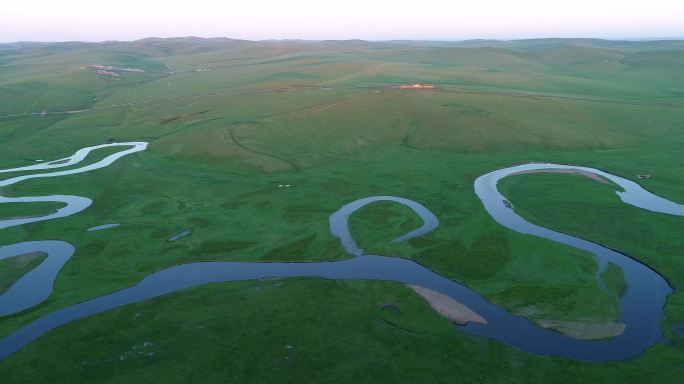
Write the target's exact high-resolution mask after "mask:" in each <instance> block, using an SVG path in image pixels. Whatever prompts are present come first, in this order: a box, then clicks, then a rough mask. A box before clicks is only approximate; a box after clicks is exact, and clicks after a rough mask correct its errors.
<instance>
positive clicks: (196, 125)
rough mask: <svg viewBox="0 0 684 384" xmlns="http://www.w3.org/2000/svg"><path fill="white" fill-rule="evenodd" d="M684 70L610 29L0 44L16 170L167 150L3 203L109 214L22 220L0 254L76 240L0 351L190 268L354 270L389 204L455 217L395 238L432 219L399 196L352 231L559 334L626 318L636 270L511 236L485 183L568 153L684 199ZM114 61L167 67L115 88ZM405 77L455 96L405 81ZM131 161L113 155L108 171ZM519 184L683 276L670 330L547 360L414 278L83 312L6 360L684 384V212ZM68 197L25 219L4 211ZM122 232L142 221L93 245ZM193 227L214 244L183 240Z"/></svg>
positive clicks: (258, 289) (239, 379)
mask: <svg viewBox="0 0 684 384" xmlns="http://www.w3.org/2000/svg"><path fill="white" fill-rule="evenodd" d="M682 60H684V42H680V41H657V42H618V41H603V40H591V39H575V40H560V39H546V40H544V39H542V40H525V41H511V42H500V41H473V42H461V43H447V42H435V43H432V42H385V43H377V42H374V43H371V42H365V41H323V42H304V41H280V42H268V41H265V42H249V41H240V40H229V39H194V38H179V39H144V40H139V41H135V42H108V43H97V44H94V43H59V44H28V43H27V44H18V45H12V46H6V47H3V46H2V45H0V154H2V155H1V156H0V168H2V169H4V168H12V167H17V166H23V165H29V164H33V163H35V161H36V160H55V159H59V158H62V157H65V156H68V155H71V154H73V153H74V152H75V151H76V150H77V149H79V148H82V147H85V146H90V145H97V144H102V143H106V142H108V141H148V142H149V143H150V146H149V148H148V149H147V150H146V151H144V152H140V153H136V154H133V155H129V156H126V157H124V158H122V159H119V160H118V161H117V162H115V163H114V164H112V165H110V166H108V167H106V168H103V169H100V170H96V171H92V172H89V173H82V174H77V175H70V176H63V177H59V178H45V179H37V180H28V181H24V182H20V183H17V184H15V185H12V186H9V187H5V188H2V189H0V194H2V195H3V196H8V197H14V196H42V195H51V194H65V195H77V196H84V197H88V198H90V199H92V200H93V201H94V203H93V205H92V206H91V207H89V208H88V209H87V210H85V211H83V212H80V213H78V214H75V215H73V216H71V217H68V218H63V219H56V220H51V221H45V222H41V223H32V224H27V225H23V226H18V227H12V228H8V229H3V230H0V245H6V244H13V243H16V242H21V241H29V240H47V239H59V240H64V241H67V242H69V243H71V244H73V245H74V246H76V248H77V251H76V253H75V254H74V256H73V257H72V258H71V259H70V261H69V262H68V263H67V264H66V265H65V266H64V268H63V270H62V271H61V272H60V274H59V276H58V278H57V280H56V283H55V290H54V293H53V294H52V296H51V297H50V298H49V299H48V300H47V301H45V302H43V303H42V304H40V305H38V306H36V307H34V308H32V309H30V310H27V311H24V312H21V313H18V314H15V315H12V316H8V317H4V318H1V319H0V337H4V336H6V335H8V334H10V333H12V332H13V331H15V330H16V329H18V328H19V327H21V326H22V325H24V324H27V323H28V322H30V321H32V320H34V319H36V318H38V317H40V316H42V315H44V314H46V313H49V312H52V311H54V310H56V309H59V308H62V307H65V306H68V305H71V304H74V303H77V302H80V301H84V300H87V299H90V298H93V297H97V296H100V295H103V294H106V293H108V292H111V291H114V290H118V289H122V288H125V287H128V286H130V285H133V284H135V283H136V282H138V281H139V280H140V279H142V278H143V277H145V276H146V275H148V274H150V273H151V272H154V271H156V270H159V269H162V268H166V267H169V266H172V265H176V264H179V263H188V262H194V261H206V260H222V261H319V260H341V259H344V258H347V257H348V255H346V254H345V253H344V251H343V249H342V247H341V246H340V244H339V242H338V241H337V240H336V239H335V238H333V237H332V235H331V234H330V232H329V228H328V216H329V215H330V214H331V213H332V212H334V211H336V210H337V209H338V208H339V207H341V206H342V205H344V204H346V203H348V202H350V201H353V200H355V199H358V198H362V197H366V196H372V195H394V196H399V197H405V198H409V199H412V200H415V201H417V202H419V203H421V204H423V205H425V206H426V207H427V208H428V209H430V210H431V211H432V212H433V213H434V214H435V215H436V216H437V217H438V218H439V220H440V226H439V228H438V229H437V230H436V231H434V232H432V233H430V234H427V235H425V236H422V237H419V238H416V239H412V240H410V241H408V242H405V243H400V244H392V243H391V240H392V239H393V238H395V237H397V236H399V235H401V234H403V233H405V232H407V231H409V230H411V229H412V228H415V227H416V226H418V225H420V223H419V222H418V218H417V217H415V216H414V215H413V214H412V212H411V211H410V210H409V209H407V208H404V207H403V206H399V205H396V204H392V203H387V202H379V203H375V204H372V205H369V206H367V207H365V208H363V209H362V210H360V211H359V212H357V213H356V214H354V215H353V216H352V217H351V219H350V227H351V230H352V233H353V234H354V237H355V239H356V240H357V242H358V243H359V245H360V246H361V248H364V249H365V250H366V251H367V252H368V253H374V254H380V255H395V256H401V257H407V258H411V259H414V260H416V261H418V262H420V263H422V264H423V265H426V266H427V267H429V268H430V269H432V270H434V271H436V272H439V273H441V274H443V275H446V276H448V277H449V278H452V279H454V280H455V281H458V282H460V283H462V284H464V285H467V286H468V287H470V288H472V289H474V290H476V291H477V292H479V293H481V294H482V295H483V296H485V297H486V298H487V299H488V300H490V301H492V302H494V303H496V304H497V305H500V306H502V307H504V308H506V309H507V310H509V311H511V312H513V313H518V314H522V315H525V316H526V317H529V318H530V319H532V320H533V321H537V322H539V323H546V324H553V323H554V322H555V323H557V322H559V321H563V322H569V323H576V324H582V323H587V322H597V323H604V322H612V321H616V320H617V319H618V318H619V308H618V297H619V295H620V293H621V292H622V291H623V290H624V282H623V280H622V276H621V273H620V270H619V269H617V268H609V269H608V270H607V271H606V272H604V273H605V275H604V277H605V280H606V282H607V287H608V290H602V289H601V287H600V286H599V284H598V283H597V282H596V280H595V277H594V274H595V272H596V270H597V265H596V263H595V262H594V260H593V258H592V256H591V255H590V254H587V253H584V252H581V251H578V250H575V249H572V248H569V247H566V246H563V245H560V244H556V243H554V242H551V241H548V240H544V239H539V238H535V237H532V236H526V235H521V234H518V233H516V232H513V231H511V230H508V229H506V228H503V227H501V226H500V225H498V224H497V223H496V222H494V220H493V219H491V218H490V217H489V215H488V214H487V213H486V212H485V210H484V208H483V206H482V204H481V202H480V201H479V199H478V198H477V197H476V195H475V193H474V190H473V181H474V180H475V178H477V177H478V176H480V175H482V174H484V173H486V172H488V171H491V170H494V169H497V168H501V167H506V166H510V165H514V164H519V163H525V162H533V161H537V162H557V163H569V164H576V165H583V166H590V167H596V168H600V169H603V170H606V171H608V172H611V173H614V174H617V175H620V176H622V177H626V178H629V179H634V180H637V181H638V182H639V183H641V184H642V185H643V186H644V187H645V188H647V189H649V190H650V191H652V192H654V193H657V194H659V195H661V196H663V197H666V198H668V199H671V200H673V201H676V202H679V203H684V123H683V122H684V91H682V90H683V89H684V75H682V71H681V63H682ZM92 65H107V66H116V67H122V68H123V67H126V68H138V69H142V70H144V72H126V71H119V72H116V76H115V75H107V74H98V73H96V69H95V68H92V67H90V66H92ZM400 83H401V84H412V83H433V84H435V85H437V86H438V89H435V90H398V89H392V88H391V87H390V85H392V84H400ZM112 152H116V149H102V150H98V151H95V152H93V153H92V155H91V156H89V157H88V159H87V160H86V163H89V162H95V161H97V160H98V159H100V158H102V157H104V156H106V155H108V154H110V153H112ZM79 166H80V165H79ZM29 173H30V172H29ZM19 174H25V173H17V175H19ZM637 174H649V175H651V178H650V179H647V180H638V179H637V176H636V175H637ZM0 175H2V176H3V177H5V175H9V174H0ZM11 175H12V176H14V175H15V174H11ZM280 184H290V185H292V187H290V188H279V187H278V185H280ZM500 190H501V191H502V193H503V194H504V195H505V196H506V197H507V198H509V199H510V201H511V202H513V204H514V205H515V208H516V210H517V211H518V212H519V213H521V214H522V215H523V216H524V217H525V218H527V219H528V220H530V221H532V222H534V223H536V224H540V225H544V226H546V227H549V228H552V229H554V230H559V231H563V232H567V233H570V234H572V235H574V236H579V237H582V238H585V239H587V240H590V241H594V242H597V243H600V244H604V245H606V246H609V247H611V248H614V249H617V250H619V251H621V252H623V253H626V254H628V255H630V256H632V257H634V258H636V259H638V260H640V261H641V262H643V263H646V264H647V265H649V266H650V267H652V268H653V269H655V270H656V271H657V272H659V273H660V274H662V275H663V276H665V277H666V278H667V279H668V281H669V282H670V284H671V285H672V286H673V288H674V289H675V291H674V292H673V293H672V294H671V295H670V296H669V299H668V302H667V305H666V307H665V319H664V321H663V323H662V331H663V334H664V335H665V337H666V339H667V340H666V341H663V342H662V343H659V344H657V345H656V346H654V347H653V348H651V349H649V350H648V351H646V352H645V353H644V354H643V355H641V356H639V357H636V358H634V359H630V360H628V361H618V362H610V363H601V364H597V363H583V362H578V361H571V360H565V359H560V358H549V357H544V356H537V355H534V354H530V353H526V352H521V351H518V350H515V349H513V348H510V347H508V346H506V345H505V344H502V343H499V342H496V341H492V340H488V339H483V338H478V337H474V336H469V335H465V334H462V333H460V332H459V331H458V329H457V328H456V327H454V326H453V325H452V324H450V323H449V321H448V320H446V319H444V318H442V317H441V316H440V315H439V314H438V313H437V312H435V311H433V310H432V309H431V308H430V307H429V305H428V304H427V303H426V302H425V301H424V300H423V299H422V298H421V297H420V296H418V295H416V294H415V293H414V292H413V291H412V290H410V289H409V288H407V287H405V286H403V285H400V284H395V283H385V282H372V281H327V280H323V279H305V278H300V279H291V280H264V281H252V282H239V283H223V284H212V285H207V286H201V287H196V288H193V289H189V290H186V291H182V292H177V293H174V294H171V295H168V296H164V297H160V298H157V299H154V300H151V301H148V302H142V303H137V304H134V305H130V306H127V307H124V308H120V309H117V310H112V311H109V312H107V313H103V314H100V315H97V316H94V317H91V318H86V319H82V320H80V321H76V322H74V323H71V324H69V325H67V326H64V327H62V328H59V329H57V330H55V331H53V332H50V333H48V334H46V335H45V336H43V337H41V338H40V339H39V340H37V341H36V342H34V343H31V344H30V345H28V346H27V347H26V348H24V349H22V350H21V351H19V352H18V353H16V354H15V355H12V356H10V357H9V358H7V359H5V360H3V361H0V378H2V382H3V383H24V382H25V383H35V382H53V383H73V382H103V383H118V382H129V383H131V382H132V383H136V382H149V381H164V382H169V383H173V382H178V383H184V382H188V381H191V380H201V381H202V382H210V383H211V382H217V383H219V382H220V383H226V382H235V383H246V382H254V383H258V382H264V383H266V382H293V383H294V382H308V381H317V382H350V381H355V382H369V383H370V382H372V383H381V382H392V383H397V382H406V383H415V382H419V383H440V382H463V383H471V382H472V383H482V382H487V383H549V382H563V383H575V382H576V383H584V382H587V381H590V380H591V381H595V382H601V383H613V382H615V383H641V382H647V381H648V382H658V383H677V382H680V380H681V377H682V375H684V340H683V339H682V338H681V337H680V336H677V335H676V334H675V333H674V332H673V330H672V327H673V326H674V325H675V324H678V323H682V322H684V294H682V291H681V290H682V289H683V288H684V251H683V250H684V218H682V217H673V216H668V215H662V214H656V213H651V212H647V211H643V210H640V209H637V208H634V207H631V206H627V205H625V204H623V203H622V202H621V201H620V200H619V198H618V196H617V195H616V194H615V193H614V192H615V191H616V187H615V186H612V185H604V184H600V183H596V182H595V181H592V180H590V179H588V178H585V177H582V176H578V175H557V174H534V175H520V176H515V177H511V178H509V179H506V180H503V181H502V182H501V184H500ZM57 208H59V204H49V203H43V204H40V203H36V204H22V203H16V204H3V205H0V217H16V216H31V215H38V214H42V213H47V212H51V211H52V210H54V209H57ZM106 223H121V225H120V226H118V227H115V228H111V229H107V230H102V231H96V232H86V231H85V230H86V229H87V228H89V227H92V226H95V225H100V224H106ZM186 229H190V230H192V235H191V236H189V237H186V238H183V239H181V240H178V241H175V242H169V241H167V239H168V238H169V237H170V236H172V235H173V234H176V233H178V232H180V231H182V230H186ZM16 259H17V260H11V259H8V260H4V261H1V262H0V291H2V290H3V289H6V288H7V287H8V286H9V285H11V283H12V282H13V281H15V280H16V279H18V278H19V277H20V276H21V275H22V274H23V273H25V272H26V271H28V270H30V269H31V268H32V266H33V265H35V264H36V263H38V262H40V260H41V256H40V255H29V256H26V257H22V259H21V260H20V259H19V258H16ZM385 304H392V305H394V307H396V308H398V310H396V311H391V310H388V309H387V308H388V307H387V306H386V305H385ZM559 331H562V329H559Z"/></svg>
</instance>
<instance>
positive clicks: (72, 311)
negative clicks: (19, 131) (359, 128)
mask: <svg viewBox="0 0 684 384" xmlns="http://www.w3.org/2000/svg"><path fill="white" fill-rule="evenodd" d="M114 145H119V146H130V147H131V148H130V149H128V150H125V151H122V152H118V153H116V154H114V155H110V156H108V157H107V158H105V159H103V160H101V161H99V162H97V163H94V164H91V165H89V166H84V167H81V168H76V169H70V170H66V171H58V172H53V173H44V174H36V175H27V176H20V177H15V178H12V179H8V180H5V181H2V182H0V186H2V185H10V184H14V183H16V182H19V181H23V180H26V179H30V178H36V177H55V176H63V175H69V174H75V173H80V172H85V171H89V170H92V169H97V168H102V167H104V166H107V165H109V164H111V163H113V162H114V161H116V160H117V159H119V158H121V157H123V156H125V155H127V154H131V153H134V152H138V151H142V150H144V149H145V148H146V147H147V143H117V144H107V145H103V146H97V147H88V148H84V149H81V150H79V151H78V152H76V154H75V155H73V156H71V157H68V158H65V159H60V160H56V161H52V162H49V163H43V164H37V165H32V166H29V167H21V168H14V169H10V170H2V171H0V173H3V172H13V171H35V170H47V169H56V168H61V167H67V166H71V165H75V164H77V163H79V162H80V161H82V160H83V159H85V157H86V156H87V155H88V153H89V152H90V151H92V150H94V149H97V148H102V147H105V146H114ZM548 170H563V171H571V172H580V173H585V174H592V175H597V176H600V177H603V178H605V179H608V180H610V181H611V182H613V183H615V184H617V185H618V186H620V187H621V188H622V189H624V192H617V193H618V194H619V196H620V198H621V199H622V201H623V202H625V203H627V204H630V205H633V206H635V207H639V208H643V209H647V210H650V211H653V212H660V213H666V214H672V215H680V216H684V206H683V205H680V204H676V203H673V202H671V201H669V200H666V199H663V198H661V197H659V196H656V195H654V194H652V193H650V192H648V191H646V190H645V189H643V188H642V187H641V186H639V185H638V184H637V183H635V182H633V181H630V180H627V179H624V178H621V177H619V176H615V175H612V174H609V173H607V172H604V171H601V170H598V169H593V168H587V167H576V166H569V165H560V164H525V165H519V166H514V167H510V168H505V169H500V170H496V171H493V172H490V173H487V174H485V175H483V176H480V177H479V178H477V180H475V192H476V194H477V196H478V197H479V198H480V200H481V201H482V203H483V204H484V207H485V209H486V210H487V212H488V213H489V214H490V215H491V216H492V218H493V219H494V220H496V221H497V222H498V223H499V224H501V225H503V226H505V227H507V228H510V229H511V230H514V231H517V232H520V233H523V234H528V235H533V236H538V237H542V238H546V239H550V240H553V241H556V242H559V243H562V244H566V245H569V246H571V247H575V248H578V249H581V250H585V251H588V252H591V253H592V254H594V255H595V257H596V260H597V262H598V264H599V270H600V271H601V270H603V269H604V268H605V267H606V266H607V265H608V263H614V264H615V265H617V266H619V267H620V268H621V269H622V270H623V272H624V276H625V280H626V282H627V285H628V289H627V291H626V293H625V294H624V295H623V296H622V297H621V299H620V309H621V319H620V320H621V322H623V323H624V324H625V325H626V329H625V332H623V333H622V334H620V335H619V336H615V337H612V338H609V339H605V340H579V339H575V338H572V337H569V336H566V335H563V334H560V333H558V332H555V331H552V330H548V329H545V328H542V327H540V326H538V325H536V324H534V323H532V322H531V321H529V320H527V319H526V318H524V317H522V316H517V315H513V314H511V313H509V312H508V311H506V310H505V309H503V308H501V307H498V306H496V305H494V304H492V303H490V302H489V301H487V300H486V299H485V298H484V297H482V296H480V295H479V294H478V293H477V292H474V291H473V290H471V289H469V288H467V287H465V286H463V285H461V284H459V283H457V282H455V281H452V280H450V279H448V278H446V277H444V276H441V275H439V274H437V273H435V272H433V271H431V270H429V269H428V268H426V267H424V266H423V265H421V264H418V263H416V262H414V261H412V260H408V259H404V258H400V257H388V256H378V255H367V254H365V253H364V252H363V250H362V249H360V248H359V247H358V245H357V244H356V242H355V241H354V239H353V238H352V236H351V234H350V231H349V227H348V219H349V216H350V215H351V214H352V213H354V212H355V211H357V210H358V209H360V208H362V207H364V206H366V205H368V204H371V203H373V202H376V201H392V202H396V203H399V204H403V205H405V206H407V207H409V208H410V209H412V210H413V211H414V212H415V213H416V214H417V215H419V216H420V217H421V219H422V220H423V225H422V226H421V227H420V228H418V229H416V230H413V231H411V232H409V233H407V234H405V235H403V236H401V237H399V238H397V239H395V240H394V241H395V242H400V241H405V240H408V239H411V238H414V237H416V236H420V235H423V234H425V233H427V232H430V231H432V230H434V229H435V228H437V226H438V225H439V221H438V219H437V217H435V215H434V214H432V213H431V212H430V211H429V210H428V209H427V208H426V207H424V206H423V205H421V204H419V203H417V202H415V201H412V200H409V199H404V198H400V197H394V196H374V197H367V198H364V199H360V200H356V201H353V202H351V203H349V204H347V205H345V206H343V207H342V208H340V209H339V210H338V211H336V212H334V213H333V214H332V215H331V216H330V230H331V232H332V234H333V235H334V236H335V237H337V238H338V239H339V240H340V242H341V244H342V246H343V247H344V249H345V250H346V251H347V253H349V254H350V255H351V256H352V257H351V258H350V259H347V260H343V261H335V262H301V263H300V262H296V263H261V262H199V263H189V264H182V265H177V266H173V267H170V268H167V269H164V270H161V271H158V272H155V273H152V274H150V275H148V276H147V277H145V278H144V279H143V280H141V281H140V282H139V283H137V284H136V285H134V286H132V287H129V288H125V289H122V290H119V291H116V292H112V293H110V294H107V295H104V296H101V297H97V298H94V299H91V300H88V301H85V302H81V303H78V304H74V305H70V306H67V307H64V308H61V309H58V310H56V311H53V312H51V313H48V314H46V315H44V316H42V317H40V318H38V319H36V320H34V321H32V322H30V323H28V324H27V325H25V326H23V327H22V328H19V329H18V330H17V331H15V332H14V333H12V334H10V335H8V336H6V337H5V338H4V339H2V340H0V359H3V358H5V357H7V356H9V355H11V354H13V353H14V352H16V351H18V350H20V349H21V348H23V347H24V346H26V345H27V344H29V343H30V342H31V341H33V340H35V339H37V338H39V337H40V336H42V335H44V334H45V333H47V332H49V331H50V330H53V329H55V328H57V327H59V326H61V325H64V324H67V323H69V322H72V321H74V320H77V319H81V318H84V317H87V316H91V315H94V314H97V313H101V312H104V311H107V310H110V309H113V308H118V307H121V306H124V305H127V304H131V303H136V302H140V301H144V300H148V299H151V298H155V297H159V296H162V295H165V294H168V293H171V292H176V291H179V290H182V289H185V288H189V287H194V286H198V285H202V284H207V283H214V282H225V281H239V280H252V279H261V278H274V277H278V278H286V277H301V276H309V277H322V278H327V279H367V280H381V281H393V282H400V283H406V284H411V285H417V286H422V287H425V288H429V289H431V290H434V291H436V292H439V293H442V294H444V295H447V296H449V297H451V298H453V299H455V300H457V301H459V302H460V303H462V304H464V305H466V306H468V307H469V308H470V309H472V310H473V311H475V312H476V313H477V314H479V315H481V316H482V317H484V318H485V319H486V320H487V324H482V323H473V322H471V323H468V324H467V325H465V326H461V327H459V328H458V329H459V330H460V331H462V332H465V333H470V334H474V335H480V336H484V337H488V338H491V339H495V340H499V341H501V342H504V343H506V344H508V345H511V346H513V347H515V348H518V349H522V350H525V351H529V352H532V353H537V354H542V355H550V356H559V357H565V358H571V359H578V360H587V361H607V360H617V359H625V358H629V357H633V356H636V355H638V354H640V353H641V352H643V351H644V350H646V349H647V348H649V347H650V346H652V345H653V344H655V343H656V342H658V341H659V340H660V339H661V337H662V336H661V333H660V322H661V320H662V317H663V306H664V304H665V300H666V298H667V295H668V294H669V293H670V292H671V291H672V289H671V288H670V286H669V285H668V283H667V281H666V280H665V279H664V278H663V277H662V276H660V275H659V274H658V273H656V272H655V271H653V270H652V269H650V268H649V267H647V266H646V265H644V264H642V263H640V262H638V261H636V260H635V259H632V258H630V257H628V256H626V255H623V254H620V253H618V252H616V251H613V250H610V249H608V248H605V247H602V246H600V245H598V244H594V243H591V242H589V241H586V240H583V239H580V238H577V237H573V236H570V235H567V234H563V233H559V232H555V231H552V230H550V229H547V228H544V227H540V226H537V225H534V224H532V223H530V222H528V221H526V220H525V219H523V218H522V217H520V216H519V215H517V214H516V213H515V211H514V210H513V209H512V207H511V206H510V203H508V201H507V200H506V199H505V197H504V196H502V195H501V194H500V193H499V191H498V190H497V183H498V181H499V180H501V179H503V178H505V177H508V176H511V175H515V174H519V173H521V172H529V171H548ZM53 197H54V199H53V200H49V199H52V198H53ZM0 199H3V200H0V203H1V202H10V201H17V199H28V200H26V201H61V202H65V203H66V204H67V205H66V207H64V208H62V210H60V211H59V212H58V214H55V213H53V214H49V215H45V216H42V217H38V218H35V217H34V218H31V219H30V220H31V221H26V220H28V219H15V220H2V221H0V228H4V227H9V226H13V225H22V224H25V223H27V222H35V221H43V220H49V219H54V218H57V217H65V216H68V215H70V214H73V213H76V212H79V211H81V210H83V209H85V208H87V206H88V205H90V203H91V201H90V200H89V199H86V198H83V197H77V196H46V197H42V199H45V200H32V199H36V198H4V197H0ZM36 251H38V252H44V253H46V254H47V255H48V257H47V259H46V260H45V261H44V262H43V263H42V264H40V265H39V266H38V267H36V268H35V269H33V270H32V271H30V272H29V273H27V274H26V275H24V276H23V277H22V278H21V279H20V280H19V281H17V282H16V283H15V284H14V285H12V286H11V287H10V289H9V290H8V291H7V292H6V293H5V294H3V295H2V296H0V315H7V314H12V313H17V312H20V311H23V310H26V309H28V308H30V307H32V306H34V305H36V304H38V303H40V302H42V301H43V300H45V299H46V298H47V297H48V296H49V295H50V293H51V291H52V284H53V282H54V280H55V278H56V276H57V274H58V273H59V270H60V269H61V267H62V266H63V265H64V263H66V262H67V261H68V259H69V257H71V255H72V254H73V252H74V248H73V246H71V245H70V244H68V243H65V242H61V241H38V242H25V243H19V244H14V245H9V246H4V247H0V259H5V258H9V257H13V256H18V255H21V254H25V253H28V252H36ZM475 262H476V261H475ZM597 279H600V273H597Z"/></svg>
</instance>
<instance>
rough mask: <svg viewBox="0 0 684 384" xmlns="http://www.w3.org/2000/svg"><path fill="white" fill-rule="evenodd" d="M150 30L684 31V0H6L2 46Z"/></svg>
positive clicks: (515, 34) (480, 34) (305, 34)
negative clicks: (327, 0) (5, 44)
mask: <svg viewBox="0 0 684 384" xmlns="http://www.w3.org/2000/svg"><path fill="white" fill-rule="evenodd" d="M236 3H237V4H236ZM240 4H242V5H240ZM326 4H330V5H326ZM150 36H156V37H172V36H202V37H217V36H222V37H231V38H238V39H249V40H264V39H309V40H322V39H365V40H390V39H434V40H463V39H473V38H499V39H516V38H534V37H602V38H658V37H684V0H649V1H632V0H566V1H557V0H470V1H457V0H452V1H437V0H417V1H416V0H411V1H403V2H402V1H401V0H392V1H389V0H364V1H359V0H342V1H340V0H337V1H330V2H325V1H323V0H317V1H313V0H281V1H278V0H251V1H230V0H224V1H218V0H185V1H182V2H180V1H173V0H100V1H98V0H2V4H0V42H12V41H27V40H31V41H67V40H81V41H102V40H135V39H140V38H144V37H150Z"/></svg>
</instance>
